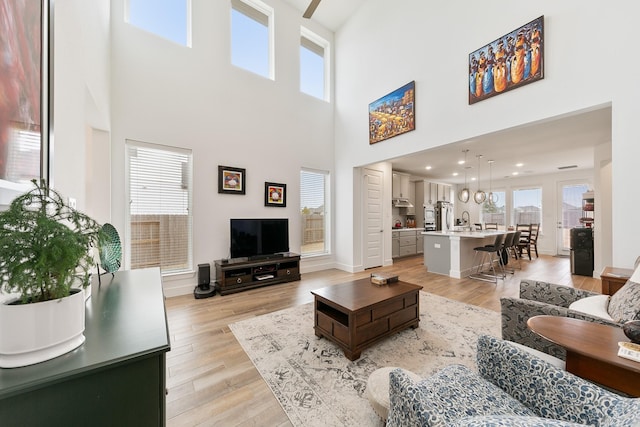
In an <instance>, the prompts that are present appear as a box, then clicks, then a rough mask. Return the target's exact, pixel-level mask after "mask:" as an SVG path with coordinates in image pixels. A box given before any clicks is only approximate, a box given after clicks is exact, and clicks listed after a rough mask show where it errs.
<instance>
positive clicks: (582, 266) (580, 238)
mask: <svg viewBox="0 0 640 427" xmlns="http://www.w3.org/2000/svg"><path fill="white" fill-rule="evenodd" d="M570 245H571V252H570V257H571V259H570V261H571V274H578V275H581V276H589V277H591V276H593V229H591V228H586V227H584V228H583V227H576V228H572V229H571V234H570Z"/></svg>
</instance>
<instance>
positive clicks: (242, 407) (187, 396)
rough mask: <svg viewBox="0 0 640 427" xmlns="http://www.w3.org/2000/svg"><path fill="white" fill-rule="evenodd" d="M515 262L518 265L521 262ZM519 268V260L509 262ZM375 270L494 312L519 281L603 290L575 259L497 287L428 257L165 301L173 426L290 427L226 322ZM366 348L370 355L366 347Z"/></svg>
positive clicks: (545, 261)
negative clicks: (436, 266) (454, 274)
mask: <svg viewBox="0 0 640 427" xmlns="http://www.w3.org/2000/svg"><path fill="white" fill-rule="evenodd" d="M516 264H517V263H516ZM510 265H513V262H511V263H510ZM373 271H385V272H393V273H396V274H399V276H400V279H401V280H404V281H406V282H410V283H416V284H419V285H422V286H423V290H424V291H426V292H430V293H434V294H437V295H441V296H444V297H447V298H451V299H455V300H458V301H461V302H464V303H468V304H473V305H477V306H481V307H484V308H488V309H491V310H495V311H499V310H500V302H499V300H500V297H502V296H517V295H518V285H519V283H520V279H524V278H528V279H537V280H543V281H548V282H553V283H559V284H564V285H569V286H574V287H576V288H581V289H587V290H592V291H597V292H600V289H601V283H600V280H599V279H594V278H591V277H585V276H574V275H571V272H570V266H569V259H568V258H558V257H550V256H541V257H540V258H538V259H535V258H534V260H533V261H528V260H523V261H522V269H521V270H518V269H516V270H515V274H513V275H511V274H509V275H508V277H507V279H506V280H504V281H503V280H500V281H499V282H498V284H497V285H496V284H494V283H488V282H481V281H477V280H472V279H451V278H449V277H447V276H442V275H438V274H434V273H429V272H427V271H426V268H425V267H424V266H423V264H422V257H411V258H408V259H403V260H400V261H397V262H396V263H394V264H393V265H392V266H388V267H380V268H376V269H371V270H367V271H364V272H360V273H355V274H351V273H346V272H343V271H339V270H327V271H322V272H315V273H307V274H303V275H302V280H300V281H298V282H292V283H285V284H278V285H272V286H267V287H264V288H258V289H253V290H249V291H245V292H241V293H237V294H232V295H226V296H220V295H216V296H214V297H212V298H208V299H201V300H196V299H194V298H193V296H192V295H186V296H180V297H174V298H169V299H167V300H166V307H167V317H168V321H169V333H170V337H171V351H170V352H169V353H168V355H167V387H168V389H169V394H168V395H167V424H168V425H169V426H196V425H207V426H213V425H215V426H225V427H226V426H290V425H291V423H290V422H289V419H288V418H287V416H286V415H285V413H284V411H283V410H282V408H281V407H280V405H279V403H278V401H277V400H276V399H275V397H274V396H273V394H272V393H271V391H270V390H269V388H268V386H267V385H266V383H265V382H264V381H263V380H262V377H261V376H260V374H259V373H258V371H257V370H256V369H255V368H254V366H253V364H252V363H251V361H250V360H249V358H248V356H247V355H246V354H245V352H244V351H243V350H242V347H241V346H240V344H239V343H238V341H236V339H235V337H234V336H233V334H232V333H231V331H230V330H229V327H228V325H229V324H230V323H233V322H237V321H239V320H243V319H247V318H251V317H254V316H260V315H262V314H265V313H270V312H273V311H277V310H281V309H284V308H287V307H292V306H296V305H300V304H305V303H308V302H312V301H313V297H312V295H311V293H310V291H311V290H313V289H318V288H322V287H325V286H330V285H334V284H338V283H341V282H344V281H347V280H352V279H357V278H362V277H367V276H368V275H369V274H370V273H371V272H373ZM365 351H366V350H365Z"/></svg>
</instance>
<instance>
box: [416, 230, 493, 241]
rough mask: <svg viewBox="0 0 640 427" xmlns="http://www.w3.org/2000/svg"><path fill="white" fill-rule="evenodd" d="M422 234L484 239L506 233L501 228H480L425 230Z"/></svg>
mask: <svg viewBox="0 0 640 427" xmlns="http://www.w3.org/2000/svg"><path fill="white" fill-rule="evenodd" d="M422 234H424V235H427V236H448V237H472V238H475V239H484V238H485V237H490V236H495V235H496V234H505V231H500V230H478V231H451V230H449V231H423V232H422Z"/></svg>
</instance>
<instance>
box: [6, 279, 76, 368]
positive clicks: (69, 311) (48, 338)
mask: <svg viewBox="0 0 640 427" xmlns="http://www.w3.org/2000/svg"><path fill="white" fill-rule="evenodd" d="M84 314H85V293H84V292H83V291H79V292H76V293H75V294H72V295H70V296H68V297H65V298H62V299H58V300H52V301H45V302H38V303H35V304H18V305H8V304H6V302H5V303H2V304H0V368H17V367H20V366H27V365H33V364H34V363H39V362H44V361H45V360H49V359H53V358H54V357H58V356H61V355H63V354H65V353H68V352H70V351H71V350H73V349H75V348H77V347H79V346H81V345H82V343H83V342H84V335H83V333H84Z"/></svg>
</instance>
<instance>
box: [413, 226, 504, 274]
mask: <svg viewBox="0 0 640 427" xmlns="http://www.w3.org/2000/svg"><path fill="white" fill-rule="evenodd" d="M421 234H422V235H423V236H424V265H425V266H426V267H427V270H428V271H430V272H432V273H439V274H445V275H447V276H449V277H453V278H456V279H461V278H463V277H467V276H468V275H470V274H471V273H473V270H474V267H475V266H474V265H473V257H474V255H475V251H474V250H473V248H476V247H478V246H484V245H491V244H493V242H494V241H495V238H496V234H504V231H495V230H481V231H423V232H422V233H421Z"/></svg>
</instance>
